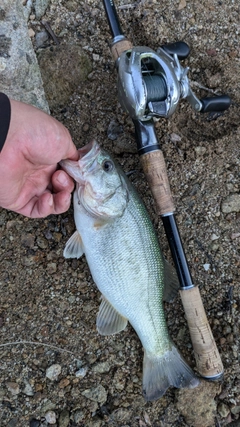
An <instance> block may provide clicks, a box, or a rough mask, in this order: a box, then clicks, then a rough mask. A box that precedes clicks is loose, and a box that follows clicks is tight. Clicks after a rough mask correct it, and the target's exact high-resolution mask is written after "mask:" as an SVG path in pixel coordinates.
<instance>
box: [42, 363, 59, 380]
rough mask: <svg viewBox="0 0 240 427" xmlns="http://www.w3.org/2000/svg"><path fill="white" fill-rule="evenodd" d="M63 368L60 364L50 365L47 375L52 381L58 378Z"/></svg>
mask: <svg viewBox="0 0 240 427" xmlns="http://www.w3.org/2000/svg"><path fill="white" fill-rule="evenodd" d="M61 371H62V368H61V366H60V365H58V364H56V365H52V366H50V367H49V368H48V369H47V371H46V377H47V378H49V380H51V381H55V380H57V379H58V377H59V375H60V374H61Z"/></svg>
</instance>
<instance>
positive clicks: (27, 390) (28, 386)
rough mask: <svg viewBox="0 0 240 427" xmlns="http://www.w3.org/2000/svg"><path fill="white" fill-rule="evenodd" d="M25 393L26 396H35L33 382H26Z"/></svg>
mask: <svg viewBox="0 0 240 427" xmlns="http://www.w3.org/2000/svg"><path fill="white" fill-rule="evenodd" d="M23 394H26V396H34V391H33V388H32V386H31V384H29V383H26V384H25V387H24V389H23Z"/></svg>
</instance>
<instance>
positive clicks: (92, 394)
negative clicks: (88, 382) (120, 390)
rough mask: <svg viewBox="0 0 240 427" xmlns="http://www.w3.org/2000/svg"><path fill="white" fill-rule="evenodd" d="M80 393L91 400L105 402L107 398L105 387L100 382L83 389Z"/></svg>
mask: <svg viewBox="0 0 240 427" xmlns="http://www.w3.org/2000/svg"><path fill="white" fill-rule="evenodd" d="M82 395H83V396H85V397H86V398H87V399H90V400H93V402H98V403H101V404H103V403H105V402H106V400H107V392H106V390H105V388H104V387H103V386H102V385H101V384H100V385H98V386H97V387H93V388H91V389H87V390H84V391H83V392H82Z"/></svg>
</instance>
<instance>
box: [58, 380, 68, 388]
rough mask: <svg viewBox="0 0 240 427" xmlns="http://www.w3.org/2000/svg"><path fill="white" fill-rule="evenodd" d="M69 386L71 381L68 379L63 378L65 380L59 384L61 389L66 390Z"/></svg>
mask: <svg viewBox="0 0 240 427" xmlns="http://www.w3.org/2000/svg"><path fill="white" fill-rule="evenodd" d="M69 384H70V381H69V379H68V378H63V379H62V380H61V381H60V382H59V384H58V387H59V388H65V387H67V386H68V385H69Z"/></svg>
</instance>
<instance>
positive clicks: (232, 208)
mask: <svg viewBox="0 0 240 427" xmlns="http://www.w3.org/2000/svg"><path fill="white" fill-rule="evenodd" d="M221 209H222V212H223V213H230V212H240V194H230V196H228V197H226V199H225V200H223V202H222V205H221Z"/></svg>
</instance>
